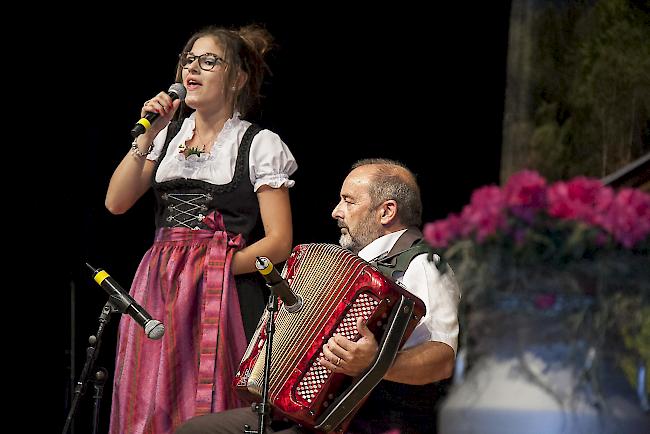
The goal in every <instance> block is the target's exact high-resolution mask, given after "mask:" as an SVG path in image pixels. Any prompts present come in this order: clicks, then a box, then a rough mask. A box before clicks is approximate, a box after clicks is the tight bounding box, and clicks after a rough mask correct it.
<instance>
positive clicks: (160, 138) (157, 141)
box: [147, 125, 169, 161]
mask: <svg viewBox="0 0 650 434" xmlns="http://www.w3.org/2000/svg"><path fill="white" fill-rule="evenodd" d="M168 129H169V125H167V126H166V127H165V128H163V129H162V130H161V131H160V132H159V133H158V135H157V136H156V137H155V138H154V139H153V148H152V149H151V152H150V153H149V155H147V160H151V161H158V159H159V158H160V153H161V152H162V149H163V146H164V145H165V139H166V138H167V130H168Z"/></svg>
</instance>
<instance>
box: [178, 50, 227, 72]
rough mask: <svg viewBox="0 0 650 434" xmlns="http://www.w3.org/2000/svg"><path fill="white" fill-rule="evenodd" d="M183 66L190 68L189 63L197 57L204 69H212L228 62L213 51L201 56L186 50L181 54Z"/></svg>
mask: <svg viewBox="0 0 650 434" xmlns="http://www.w3.org/2000/svg"><path fill="white" fill-rule="evenodd" d="M180 59H181V66H182V67H183V68H188V67H189V64H190V63H192V62H194V61H195V60H196V59H199V67H200V68H201V69H202V70H204V71H212V69H214V67H215V66H217V65H224V64H225V63H226V61H225V60H223V59H222V58H221V57H219V56H217V55H216V54H212V53H205V54H201V55H200V56H195V55H194V54H192V53H189V52H186V53H181V54H180Z"/></svg>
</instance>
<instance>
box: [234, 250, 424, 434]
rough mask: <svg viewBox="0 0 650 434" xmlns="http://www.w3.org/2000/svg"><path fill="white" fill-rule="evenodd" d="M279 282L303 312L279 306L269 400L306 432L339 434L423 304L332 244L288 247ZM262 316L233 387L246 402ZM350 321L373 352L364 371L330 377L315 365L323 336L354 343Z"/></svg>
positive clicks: (258, 367)
mask: <svg viewBox="0 0 650 434" xmlns="http://www.w3.org/2000/svg"><path fill="white" fill-rule="evenodd" d="M283 276H284V278H285V279H286V280H287V282H288V283H289V286H290V287H291V289H292V290H293V291H294V292H295V293H296V294H298V295H299V296H300V297H301V298H302V299H303V306H302V309H301V310H300V311H298V312H295V313H290V312H288V311H286V310H285V309H283V308H282V307H281V304H282V302H281V301H280V302H279V304H280V308H279V309H278V311H277V313H276V318H275V332H274V334H273V342H272V347H271V364H270V376H269V390H268V397H269V402H270V403H271V405H272V406H273V407H274V408H275V409H276V410H278V411H280V412H281V413H283V414H284V415H285V416H286V417H287V418H289V419H291V420H293V421H295V422H297V423H300V424H301V425H303V426H305V427H307V428H311V429H313V430H315V431H322V432H331V431H335V430H338V431H342V430H344V428H345V426H347V424H348V423H349V421H350V419H351V418H352V416H353V415H354V413H355V412H356V410H357V409H358V408H359V407H360V405H361V404H362V403H363V401H364V400H365V398H366V397H367V395H368V393H369V392H370V391H371V390H372V388H373V387H374V386H375V385H376V384H377V383H378V382H379V381H380V380H381V377H383V375H384V373H385V371H386V370H387V369H388V367H389V366H390V364H391V363H392V361H393V359H394V357H395V354H396V353H397V351H398V350H399V347H401V345H402V344H403V343H404V342H405V341H406V339H407V338H408V336H409V335H410V334H411V332H412V331H413V329H414V328H415V326H416V325H417V323H418V321H419V320H420V319H421V318H422V316H424V313H425V307H424V304H423V303H422V301H421V300H420V299H419V298H417V297H415V296H414V295H413V294H410V293H409V292H408V291H407V290H406V289H404V288H403V287H402V286H400V285H399V284H397V283H396V282H394V281H393V280H391V279H389V278H388V277H386V276H384V275H383V274H381V272H380V271H379V270H377V269H376V268H374V267H373V266H372V265H370V264H369V263H368V262H366V261H364V260H363V259H361V258H359V257H358V256H356V255H354V254H352V253H350V252H349V251H347V250H345V249H342V248H341V247H339V246H337V245H333V244H301V245H298V246H296V247H295V248H294V249H293V251H292V253H291V256H290V257H289V259H288V260H287V262H286V264H285V267H284V270H283ZM268 316H269V312H268V311H266V312H265V314H264V315H263V316H262V318H261V319H260V323H259V324H258V326H257V330H256V331H255V334H254V336H253V339H252V340H251V342H250V344H249V346H248V348H247V350H246V352H245V354H244V357H243V358H242V362H241V364H240V366H239V370H238V372H237V374H236V376H235V379H234V383H233V385H234V387H235V388H236V390H237V391H238V392H239V394H240V395H241V396H242V397H243V398H245V399H247V400H249V401H255V400H259V398H260V397H261V396H262V388H263V379H264V375H263V374H264V365H265V360H266V348H265V347H266V345H265V344H266V337H267V336H266V334H267V333H266V323H267V320H268ZM358 317H363V319H364V322H366V324H367V326H368V328H369V329H370V330H371V331H372V332H373V334H374V335H375V338H376V339H377V341H378V342H379V343H380V351H379V355H378V357H377V359H376V361H375V363H374V364H373V365H372V366H371V368H369V369H368V372H367V373H365V374H364V375H362V376H361V378H357V379H352V378H351V377H349V376H347V375H343V374H335V373H332V372H331V371H329V370H328V369H326V368H325V367H324V366H322V365H321V364H320V363H319V361H318V359H319V358H320V357H322V355H323V352H322V348H323V345H324V344H325V343H326V342H327V340H328V339H329V338H330V337H331V336H333V335H335V334H340V335H343V336H345V337H346V338H348V339H350V340H357V339H358V338H359V334H358V332H357V327H356V322H357V318H358Z"/></svg>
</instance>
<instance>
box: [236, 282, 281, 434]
mask: <svg viewBox="0 0 650 434" xmlns="http://www.w3.org/2000/svg"><path fill="white" fill-rule="evenodd" d="M266 286H268V287H269V288H271V295H269V302H268V303H267V304H266V310H267V312H268V313H269V318H268V319H267V320H266V329H265V330H266V347H265V360H264V373H263V377H262V378H263V383H262V402H259V403H258V402H256V403H254V404H253V405H252V406H251V411H253V412H255V413H257V414H258V417H259V419H258V428H257V431H254V430H251V427H250V425H248V424H245V425H244V433H245V434H266V424H267V416H268V414H269V413H270V410H271V404H270V403H269V401H268V398H269V376H270V374H271V347H272V344H273V334H274V333H275V313H276V312H277V311H278V296H277V295H276V294H275V291H273V286H271V285H268V284H267V285H266Z"/></svg>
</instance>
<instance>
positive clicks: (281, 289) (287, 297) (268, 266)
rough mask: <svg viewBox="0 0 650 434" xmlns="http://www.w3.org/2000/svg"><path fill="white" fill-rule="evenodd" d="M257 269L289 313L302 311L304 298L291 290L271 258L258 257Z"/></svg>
mask: <svg viewBox="0 0 650 434" xmlns="http://www.w3.org/2000/svg"><path fill="white" fill-rule="evenodd" d="M255 267H256V268H257V271H259V272H260V274H261V275H262V276H264V280H265V281H266V284H267V286H268V287H270V288H271V290H272V291H273V293H274V294H275V295H277V296H278V297H280V300H282V303H284V308H285V309H286V311H287V312H290V313H295V312H298V311H299V310H300V309H302V297H301V296H300V294H296V293H294V292H293V291H292V290H291V288H290V287H289V284H288V283H287V281H286V280H284V279H283V278H282V276H280V273H278V270H276V269H275V267H273V263H272V262H271V261H270V260H269V258H267V257H265V256H257V260H256V261H255Z"/></svg>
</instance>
